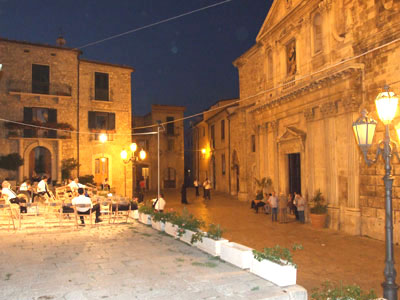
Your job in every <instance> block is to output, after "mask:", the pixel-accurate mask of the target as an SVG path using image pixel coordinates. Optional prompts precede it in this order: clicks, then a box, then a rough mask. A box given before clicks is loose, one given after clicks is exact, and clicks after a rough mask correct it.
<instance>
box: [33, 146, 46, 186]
mask: <svg viewBox="0 0 400 300" xmlns="http://www.w3.org/2000/svg"><path fill="white" fill-rule="evenodd" d="M44 174H46V175H47V176H51V153H50V151H49V149H47V148H45V147H41V146H39V147H35V148H33V149H32V150H31V152H30V153H29V177H30V178H33V179H39V178H40V177H41V176H42V175H44Z"/></svg>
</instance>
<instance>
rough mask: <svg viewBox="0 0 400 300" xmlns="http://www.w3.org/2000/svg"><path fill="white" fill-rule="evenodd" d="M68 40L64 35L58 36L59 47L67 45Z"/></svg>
mask: <svg viewBox="0 0 400 300" xmlns="http://www.w3.org/2000/svg"><path fill="white" fill-rule="evenodd" d="M65 43H66V41H65V39H64V37H63V36H62V35H60V36H58V38H57V40H56V44H57V46H59V47H63V46H64V45H65Z"/></svg>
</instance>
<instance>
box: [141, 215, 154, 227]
mask: <svg viewBox="0 0 400 300" xmlns="http://www.w3.org/2000/svg"><path fill="white" fill-rule="evenodd" d="M139 222H140V223H143V224H145V225H151V216H150V215H147V214H143V213H139Z"/></svg>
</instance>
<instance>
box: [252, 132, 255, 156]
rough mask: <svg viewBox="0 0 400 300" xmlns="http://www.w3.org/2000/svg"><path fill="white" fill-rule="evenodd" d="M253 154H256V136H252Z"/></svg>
mask: <svg viewBox="0 0 400 300" xmlns="http://www.w3.org/2000/svg"><path fill="white" fill-rule="evenodd" d="M251 152H256V136H255V135H254V134H253V135H252V136H251Z"/></svg>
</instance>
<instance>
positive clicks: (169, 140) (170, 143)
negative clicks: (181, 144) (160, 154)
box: [168, 139, 174, 151]
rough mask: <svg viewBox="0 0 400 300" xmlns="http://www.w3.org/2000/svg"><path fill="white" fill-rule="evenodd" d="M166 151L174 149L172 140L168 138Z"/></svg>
mask: <svg viewBox="0 0 400 300" xmlns="http://www.w3.org/2000/svg"><path fill="white" fill-rule="evenodd" d="M168 151H174V140H173V139H168Z"/></svg>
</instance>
